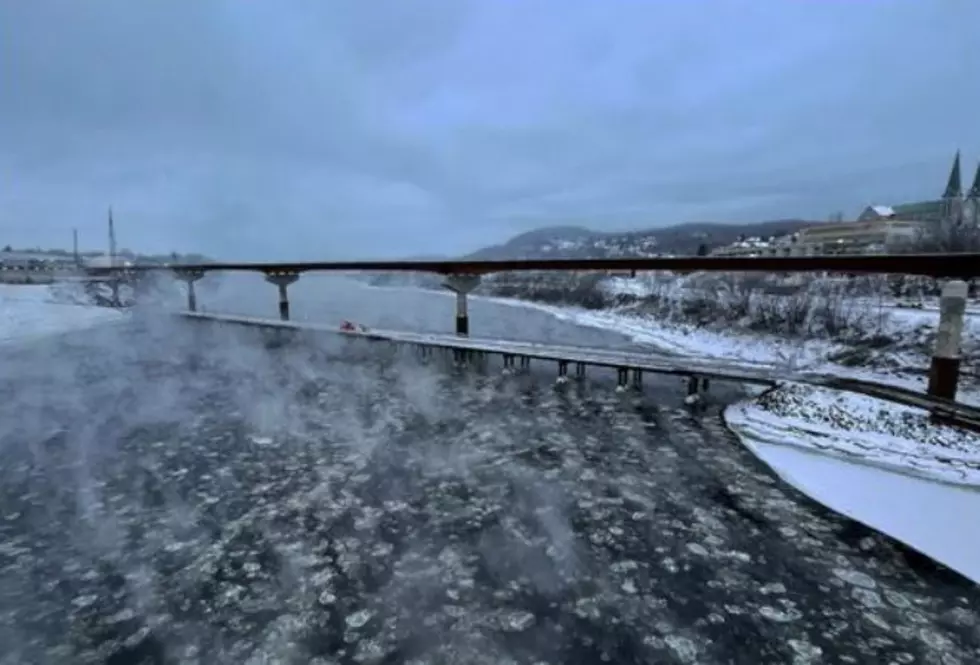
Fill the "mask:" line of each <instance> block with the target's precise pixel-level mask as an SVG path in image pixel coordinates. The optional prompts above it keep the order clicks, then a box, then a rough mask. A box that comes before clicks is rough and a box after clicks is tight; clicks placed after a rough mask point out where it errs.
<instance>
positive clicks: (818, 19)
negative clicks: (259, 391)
mask: <svg viewBox="0 0 980 665" xmlns="http://www.w3.org/2000/svg"><path fill="white" fill-rule="evenodd" d="M978 22H980V5H978V4H977V3H976V2H974V1H973V0H936V1H935V2H921V1H920V0H893V1H892V2H888V3H884V2H867V3H851V2H833V1H831V2H821V3H795V2H794V3H790V2H782V1H777V0H772V1H769V2H765V1H754V2H750V1H749V0H717V1H716V2H711V3H679V2H660V3H651V2H641V1H640V0H634V1H624V2H617V3H608V2H600V1H599V0H594V1H587V0H582V1H580V2H567V1H562V2H558V0H537V1H531V2H522V3H502V2H501V3H498V2H477V1H476V0H459V1H450V0H444V1H439V0H421V1H417V0H416V1H413V2H411V3H407V2H397V1H396V0H377V1H374V2H359V1H357V0H331V1H329V2H328V1H316V0H293V1H286V0H284V1H283V2H275V3H257V2H255V3H246V2H235V1H234V0H209V1H203V2H190V1H184V2H175V1H173V0H141V2H129V1H127V0H97V1H93V2H86V3H82V2H74V1H72V0H31V2H14V1H13V0H10V1H7V2H0V82H2V89H0V95H2V97H0V145H2V146H3V147H2V150H0V182H2V183H3V184H2V187H0V231H2V235H3V237H4V238H3V241H4V242H11V243H14V244H18V245H34V244H39V245H55V244H58V245H65V244H66V243H67V239H68V238H69V235H68V233H69V231H68V229H70V228H71V227H73V226H77V227H78V228H79V229H80V230H81V233H82V237H83V240H85V241H86V244H89V245H94V244H101V243H102V236H103V235H104V234H103V228H104V219H105V210H106V208H107V207H108V206H109V205H110V204H111V205H113V207H114V209H115V210H116V217H117V219H118V222H119V233H120V236H121V240H122V242H123V244H127V245H133V246H137V247H139V248H140V249H145V250H155V251H167V250H169V249H171V248H174V249H182V250H190V249H199V250H201V251H205V252H208V253H212V254H215V255H219V256H225V257H243V258H297V259H299V258H312V257H339V256H348V257H349V256H362V257H365V256H381V255H396V254H404V253H431V252H456V251H463V250H466V249H470V248H473V247H475V246H478V245H480V244H485V243H489V242H496V241H499V240H501V239H502V238H503V237H504V236H506V235H508V234H510V233H514V232H518V231H521V230H525V229H528V228H533V227H535V226H539V225H544V224H562V223H583V224H587V225H589V226H592V227H595V228H623V227H627V226H658V225H665V224H670V223H676V222H681V221H688V220H748V219H763V218H775V217H787V216H804V217H813V218H818V219H819V218H824V217H825V216H826V215H827V214H829V213H830V212H832V211H834V210H838V209H841V210H845V211H847V212H848V213H856V212H857V209H859V208H860V207H861V206H862V205H863V204H865V203H868V202H872V201H874V202H882V201H884V202H891V201H897V200H904V199H909V198H912V199H914V198H918V197H928V196H934V195H935V193H936V192H937V190H938V189H940V188H941V186H942V184H943V179H944V177H945V173H946V169H947V168H948V164H949V159H950V157H951V155H952V152H953V151H954V150H955V149H956V148H957V147H962V148H963V150H964V157H965V158H966V165H967V166H968V167H972V163H971V162H972V161H973V160H975V159H980V124H978V123H977V122H976V113H977V108H978V107H980V103H978V102H980V86H977V85H975V84H972V82H975V81H976V77H977V72H980V49H978V48H977V47H976V45H975V36H974V35H973V34H972V32H971V31H972V28H971V26H975V25H977V23H978Z"/></svg>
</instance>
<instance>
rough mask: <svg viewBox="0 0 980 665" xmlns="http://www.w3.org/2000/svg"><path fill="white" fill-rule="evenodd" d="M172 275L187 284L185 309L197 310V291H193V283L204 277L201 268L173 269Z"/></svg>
mask: <svg viewBox="0 0 980 665" xmlns="http://www.w3.org/2000/svg"><path fill="white" fill-rule="evenodd" d="M174 277H175V278H176V279H179V280H180V281H182V282H184V283H186V284H187V311H189V312H196V311H197V293H195V292H194V283H195V282H197V280H199V279H201V278H202V277H204V271H203V270H181V269H177V270H174Z"/></svg>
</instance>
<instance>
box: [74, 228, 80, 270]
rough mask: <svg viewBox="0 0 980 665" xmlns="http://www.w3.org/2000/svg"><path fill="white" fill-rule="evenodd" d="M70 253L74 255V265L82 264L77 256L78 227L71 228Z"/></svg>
mask: <svg viewBox="0 0 980 665" xmlns="http://www.w3.org/2000/svg"><path fill="white" fill-rule="evenodd" d="M71 255H72V256H73V257H75V266H76V267H78V266H80V265H82V260H81V258H80V257H79V256H78V229H72V230H71Z"/></svg>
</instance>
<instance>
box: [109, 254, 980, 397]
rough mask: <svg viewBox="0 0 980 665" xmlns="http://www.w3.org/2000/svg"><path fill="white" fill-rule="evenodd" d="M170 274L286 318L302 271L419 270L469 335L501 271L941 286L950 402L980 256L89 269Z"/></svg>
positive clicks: (937, 381) (943, 382) (941, 378)
mask: <svg viewBox="0 0 980 665" xmlns="http://www.w3.org/2000/svg"><path fill="white" fill-rule="evenodd" d="M155 271H170V272H172V273H173V275H174V276H175V277H176V278H177V279H178V280H180V281H182V282H184V283H185V285H186V290H187V309H188V310H189V311H191V312H196V311H197V294H196V292H195V288H194V284H195V283H196V282H197V281H198V280H200V279H201V278H202V277H203V276H204V275H205V274H206V273H209V272H218V271H247V272H257V273H260V274H262V275H264V276H265V279H266V281H268V282H269V283H270V284H272V285H274V286H275V287H276V288H277V291H278V295H279V317H280V319H281V320H283V321H288V320H289V318H290V304H289V293H288V289H289V286H290V285H292V284H293V283H295V282H296V281H297V280H298V279H299V278H300V276H301V275H302V274H303V273H306V272H401V273H405V272H424V273H434V274H436V275H440V276H442V277H443V278H444V281H443V286H445V288H447V289H448V290H450V291H452V292H454V293H455V294H456V334H457V335H460V336H467V335H468V334H469V331H470V327H469V314H468V310H467V296H468V294H470V293H471V292H472V291H473V290H474V289H475V288H476V287H477V286H478V285H479V284H480V279H481V277H482V276H484V275H489V274H494V273H504V272H521V271H537V272H567V271H596V272H602V273H606V274H609V273H615V274H621V275H622V274H629V275H634V276H635V275H637V274H638V273H641V272H650V271H664V272H671V273H674V274H684V273H733V272H734V273H770V274H780V275H788V274H794V273H795V274H800V273H810V274H816V275H828V274H830V275H844V276H848V275H851V276H856V275H895V274H899V275H914V276H918V277H928V278H933V279H937V280H947V281H946V283H945V285H944V286H943V288H942V296H941V298H940V315H939V326H938V335H937V340H936V345H935V350H934V353H933V357H932V363H931V367H930V374H929V387H928V393H929V395H931V396H934V397H940V398H946V399H954V398H955V396H956V390H957V384H958V381H959V373H960V362H961V361H960V348H961V342H962V335H963V320H964V316H965V310H966V299H967V294H968V288H967V281H969V280H972V279H974V278H976V277H978V276H980V253H962V254H909V255H870V256H857V255H845V256H839V255H832V256H779V257H775V256H773V257H740V256H726V257H722V256H681V257H647V258H609V259H526V260H503V261H462V260H460V261H332V262H304V263H244V262H238V263H206V264H194V265H191V264H181V265H164V266H161V265H147V266H142V265H135V266H126V267H106V268H94V269H90V270H89V272H90V274H92V275H94V276H110V277H115V278H118V279H120V280H124V279H131V278H134V277H136V276H138V275H139V274H140V273H146V272H155Z"/></svg>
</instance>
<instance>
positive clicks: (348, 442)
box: [0, 289, 980, 665]
mask: <svg viewBox="0 0 980 665" xmlns="http://www.w3.org/2000/svg"><path fill="white" fill-rule="evenodd" d="M270 291H271V289H270ZM393 293H394V292H393ZM309 297H310V298H311V301H310V302H313V301H315V300H314V299H313V297H312V296H309ZM405 298H406V296H404V295H403V296H401V301H400V302H401V305H399V304H398V302H399V301H398V300H394V299H393V300H392V301H391V308H390V310H383V311H381V312H380V313H378V312H376V313H375V314H374V315H373V316H374V317H376V318H374V319H371V320H366V321H365V322H366V323H368V324H370V325H382V324H383V322H385V321H393V323H404V317H405V316H406V315H405V313H404V312H406V311H411V312H415V313H418V312H419V311H420V310H421V308H422V307H424V305H418V304H415V303H409V305H410V306H406V302H405ZM418 299H419V301H422V300H424V297H423V296H418ZM331 302H333V303H334V305H331V307H333V308H335V309H338V310H342V311H344V312H345V313H344V314H343V317H344V318H352V319H360V320H364V319H366V318H368V315H369V313H368V311H367V309H368V308H367V307H366V306H365V305H364V303H363V300H362V299H358V298H357V297H350V300H349V301H348V302H342V297H341V296H339V295H337V294H334V296H333V300H332V301H331ZM274 305H275V303H274V301H273V302H271V303H270V308H271V307H274ZM358 306H361V307H362V309H363V310H364V311H360V312H358V313H357V314H356V315H352V314H350V313H348V312H349V311H351V310H353V309H355V308H356V307H358ZM441 306H442V303H441V301H437V302H436V303H435V304H432V305H431V307H432V308H433V309H435V308H438V307H441ZM310 307H311V309H312V306H310ZM327 309H329V308H327ZM327 309H325V310H324V311H322V312H321V313H320V314H321V316H322V315H324V314H329V311H327ZM451 311H452V310H451V306H450V307H449V314H450V315H451ZM250 313H265V312H250ZM491 313H492V315H491ZM536 314H537V313H535V315H534V316H536ZM527 315H528V313H527V312H526V311H522V310H514V309H513V308H501V309H499V310H495V309H493V308H491V309H490V310H488V311H487V313H486V314H485V317H486V318H485V319H484V324H485V325H496V326H499V327H500V329H511V330H513V329H517V328H520V329H521V330H525V331H530V332H531V333H532V334H533V333H534V332H535V329H534V328H533V325H535V324H529V323H528V320H529V319H527V318H525V317H526V316H527ZM399 316H401V317H403V318H402V319H401V320H397V319H398V317H399ZM507 317H510V319H509V322H508V319H507ZM476 318H477V315H476V312H474V319H476ZM449 320H451V318H449ZM532 320H533V316H532ZM490 321H495V323H493V324H490V323H489V322H490ZM433 325H435V324H433ZM541 325H544V326H547V325H551V324H547V323H542V324H541ZM559 325H562V324H559ZM392 327H396V326H392ZM420 328H421V329H426V328H425V327H424V326H421V325H420ZM429 329H431V328H429ZM562 334H563V335H566V336H567V337H566V338H565V339H563V340H562V341H567V342H570V343H583V338H582V337H577V335H579V332H578V331H576V330H575V329H573V328H571V327H569V326H565V330H564V332H563V333H562ZM582 334H583V335H593V334H601V333H597V332H596V331H588V332H584V333H582ZM585 341H586V343H587V342H588V341H591V340H585ZM612 342H613V343H626V342H625V340H612ZM0 356H2V358H0V362H2V363H3V365H2V367H3V368H4V369H3V371H4V374H3V376H2V380H0V398H2V401H0V437H2V438H0V450H2V453H3V463H2V466H0V507H2V515H0V613H2V616H0V645H2V652H3V654H4V655H3V657H0V663H115V664H117V665H118V664H123V663H205V662H206V663H235V664H239V663H321V664H322V663H392V664H394V663H420V664H421V663H554V664H558V663H576V664H577V663H582V664H584V663H603V662H610V663H747V664H749V663H751V664H757V663H758V664H762V663H821V662H825V663H839V662H851V663H865V662H866V663H891V662H895V663H913V662H921V663H956V662H961V663H969V662H975V660H976V657H977V654H978V651H977V649H978V647H980V622H978V617H977V613H976V608H978V607H980V602H978V601H980V594H978V591H977V587H976V586H975V585H973V584H970V583H968V582H967V581H965V580H963V579H962V578H960V577H958V576H956V575H953V574H951V573H949V572H946V571H943V570H940V569H938V568H936V567H935V566H932V565H930V564H929V563H928V562H926V561H923V560H921V559H917V558H914V557H910V556H909V555H907V554H906V553H905V552H904V551H903V550H901V549H900V548H897V547H895V546H894V545H893V544H891V543H890V542H888V541H887V540H886V539H884V538H881V537H879V536H877V535H875V534H873V533H871V532H868V531H867V530H865V529H863V528H861V527H859V526H857V525H855V524H853V523H850V522H847V521H845V520H842V519H839V518H837V517H835V516H833V515H831V514H829V513H827V512H826V511H824V510H822V509H820V508H818V507H816V506H814V505H813V504H812V503H810V502H809V501H807V500H805V498H804V497H801V496H800V495H799V494H798V493H796V492H795V491H793V490H791V489H789V488H787V487H785V486H783V485H782V484H781V483H779V482H778V481H776V480H775V479H774V478H773V477H772V476H771V475H770V474H769V473H768V472H767V471H766V470H765V469H763V468H762V467H761V465H760V464H758V463H757V462H756V461H755V460H754V459H753V458H752V456H751V455H750V454H749V453H747V452H746V451H744V450H743V449H742V448H740V447H739V446H738V445H737V444H736V443H735V442H734V441H733V439H732V437H731V436H730V435H729V434H728V433H727V432H726V431H725V429H724V428H723V426H722V423H721V421H720V418H719V415H718V411H717V408H713V409H709V410H708V411H707V412H705V413H703V414H698V415H692V414H690V413H688V412H686V411H684V410H683V409H682V408H680V407H679V405H678V397H679V396H678V395H676V394H674V393H675V392H676V391H674V390H673V387H672V385H668V384H663V385H661V386H652V387H651V389H650V391H649V393H648V398H647V399H646V400H642V401H641V400H636V399H635V398H633V397H623V396H621V395H616V394H614V393H613V392H612V391H610V390H608V387H605V386H595V387H594V388H591V389H589V388H588V387H586V388H585V389H582V390H580V389H576V388H574V387H572V388H569V389H568V390H566V391H556V390H554V389H553V387H552V385H551V381H550V376H545V375H544V374H538V375H532V376H529V377H502V376H500V375H499V374H497V373H489V374H487V375H482V376H481V375H479V374H474V373H466V374H461V375H454V374H453V373H452V372H447V371H443V370H442V369H441V368H439V367H436V366H423V365H421V364H419V363H418V362H417V361H416V360H414V359H412V358H410V357H403V356H395V355H392V354H390V353H388V352H386V351H384V350H383V349H380V348H378V347H366V346H363V347H362V346H357V345H353V346H352V345H348V346H342V345H341V343H340V342H339V341H337V340H330V339H322V338H321V339H309V338H304V339H296V340H294V341H293V342H292V343H290V344H287V345H285V346H282V347H279V348H275V349H268V348H264V346H263V340H262V339H261V338H259V337H258V336H257V335H256V334H255V333H248V332H243V331H232V330H221V329H216V328H213V327H207V326H188V325H175V324H173V323H168V322H166V321H165V320H163V319H160V318H157V317H147V316H145V315H141V316H140V317H138V320H137V321H136V322H134V323H133V324H132V325H129V326H126V327H124V328H119V329H102V330H97V331H94V332H88V333H85V334H79V335H72V336H67V337H62V338H58V339H53V340H48V341H46V342H43V343H37V344H33V345H31V346H29V347H16V348H6V349H3V350H2V352H0Z"/></svg>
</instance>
